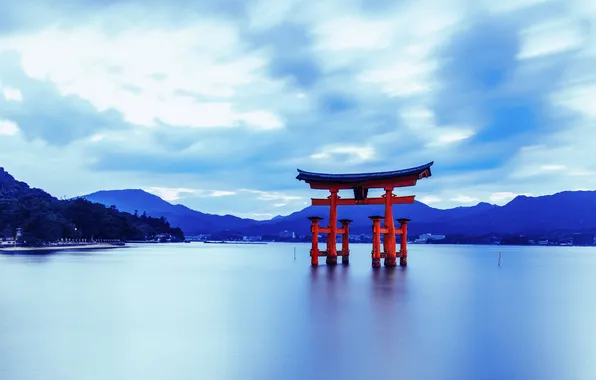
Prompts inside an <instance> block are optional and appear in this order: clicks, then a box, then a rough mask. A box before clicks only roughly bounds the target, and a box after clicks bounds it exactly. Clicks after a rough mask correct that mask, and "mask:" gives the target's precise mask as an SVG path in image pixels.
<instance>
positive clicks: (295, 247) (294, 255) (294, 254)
mask: <svg viewBox="0 0 596 380" xmlns="http://www.w3.org/2000/svg"><path fill="white" fill-rule="evenodd" d="M294 260H296V247H294Z"/></svg>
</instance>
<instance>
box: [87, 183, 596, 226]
mask: <svg viewBox="0 0 596 380" xmlns="http://www.w3.org/2000/svg"><path fill="white" fill-rule="evenodd" d="M83 197H84V198H86V199H88V200H90V201H93V202H98V203H102V204H104V205H107V206H111V205H115V206H116V207H117V208H118V209H119V210H122V211H127V212H130V213H134V212H135V211H136V212H137V213H139V214H142V213H143V212H146V213H147V215H150V216H155V217H161V216H163V217H165V218H167V220H168V221H169V222H170V223H171V224H172V225H174V226H178V227H180V228H181V229H182V230H183V231H184V233H185V234H186V235H198V234H213V233H217V232H221V231H225V230H231V231H236V232H238V233H242V234H245V235H277V234H278V233H279V232H281V231H284V230H287V231H292V232H295V233H296V234H298V235H307V234H309V231H310V222H309V221H308V220H307V219H306V218H307V217H309V216H321V217H323V218H325V220H324V221H323V224H325V222H326V219H327V218H328V215H329V208H328V207H326V206H316V207H315V206H309V207H306V208H305V209H303V210H300V211H297V212H295V213H293V214H290V215H287V216H277V217H275V218H273V219H271V220H266V221H256V220H252V219H242V218H238V217H236V216H233V215H213V214H206V213H202V212H200V211H195V210H192V209H190V208H188V207H186V206H182V205H173V204H171V203H168V202H166V201H164V200H163V199H161V198H159V197H158V196H156V195H153V194H149V193H147V192H145V191H143V190H110V191H99V192H96V193H93V194H89V195H85V196H83ZM393 212H394V215H395V217H399V218H402V217H405V218H410V219H412V223H411V224H410V232H411V234H415V235H417V234H422V233H427V232H429V233H434V234H445V235H449V234H457V235H469V236H478V235H486V234H540V233H554V232H564V231H567V232H587V231H596V191H565V192H561V193H557V194H554V195H548V196H540V197H528V196H521V195H520V196H518V197H516V198H515V199H513V200H512V201H511V202H509V203H507V204H506V205H504V206H497V205H492V204H489V203H479V204H477V205H475V206H471V207H456V208H452V209H447V210H441V209H436V208H433V207H430V206H427V205H425V204H423V203H421V202H415V203H414V204H411V205H397V206H394V210H393ZM383 213H384V207H383V206H352V207H339V208H338V219H341V218H348V219H352V220H353V223H352V224H351V231H352V232H353V233H354V234H360V233H367V234H370V231H371V222H370V220H369V219H368V216H370V215H383Z"/></svg>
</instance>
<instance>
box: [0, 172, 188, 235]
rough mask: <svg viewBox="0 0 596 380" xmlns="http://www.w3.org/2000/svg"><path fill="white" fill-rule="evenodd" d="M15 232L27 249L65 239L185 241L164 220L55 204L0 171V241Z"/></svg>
mask: <svg viewBox="0 0 596 380" xmlns="http://www.w3.org/2000/svg"><path fill="white" fill-rule="evenodd" d="M17 228H22V230H23V234H24V235H23V237H24V240H25V241H26V242H27V244H30V245H38V244H43V243H44V242H50V241H56V240H59V239H65V238H69V239H91V238H95V239H120V240H124V241H126V240H144V239H145V238H153V237H154V236H155V235H157V234H165V233H169V234H171V235H173V236H175V237H176V239H179V240H183V239H184V234H183V233H182V230H181V229H180V228H172V227H171V226H170V224H169V223H168V222H167V221H166V219H165V218H163V217H161V218H156V217H150V216H146V215H145V214H143V215H141V216H138V215H133V214H130V213H126V212H121V211H118V209H116V207H106V206H104V205H102V204H98V203H93V202H90V201H88V200H86V199H83V198H76V199H70V200H58V199H57V198H54V197H52V196H51V195H50V194H48V193H46V192H44V191H43V190H40V189H35V188H30V187H29V185H27V184H26V183H24V182H20V181H17V180H15V179H14V178H13V177H12V176H11V175H10V174H8V173H7V172H6V171H4V169H3V168H0V237H4V238H10V237H13V236H15V232H16V229H17Z"/></svg>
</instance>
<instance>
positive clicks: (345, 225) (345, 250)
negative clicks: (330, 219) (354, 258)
mask: <svg viewBox="0 0 596 380" xmlns="http://www.w3.org/2000/svg"><path fill="white" fill-rule="evenodd" d="M339 222H340V223H341V226H342V229H343V230H344V233H343V234H342V235H341V263H342V264H349V263H350V240H349V239H350V223H351V222H352V221H351V220H350V219H342V220H340V221H339Z"/></svg>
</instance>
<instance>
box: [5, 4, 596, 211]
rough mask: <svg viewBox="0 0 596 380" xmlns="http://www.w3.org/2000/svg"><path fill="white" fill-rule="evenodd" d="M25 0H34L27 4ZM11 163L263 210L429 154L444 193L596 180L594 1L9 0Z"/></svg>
mask: <svg viewBox="0 0 596 380" xmlns="http://www.w3.org/2000/svg"><path fill="white" fill-rule="evenodd" d="M25 4H26V5H25ZM1 8H2V11H1V12H0V166H4V167H5V168H6V169H7V170H8V171H9V172H11V173H12V174H13V175H15V176H16V177H17V178H19V179H21V180H24V181H27V182H29V183H30V184H32V185H34V186H36V187H41V188H44V189H45V190H47V191H49V192H50V193H52V194H53V195H55V196H59V197H61V196H67V197H71V196H76V195H80V194H85V193H90V192H93V191H96V190H100V189H123V188H142V189H145V190H147V191H150V192H153V193H155V194H158V195H160V196H162V197H164V198H165V199H168V200H170V201H172V202H173V203H182V204H185V205H187V206H189V207H192V208H195V209H199V210H202V211H206V212H212V213H232V214H236V215H240V216H245V217H253V218H259V219H262V218H267V217H270V216H274V215H279V214H287V213H290V212H292V211H295V210H297V209H301V208H303V207H304V206H305V205H306V204H307V203H308V200H309V198H310V197H312V196H323V194H317V192H315V191H311V190H309V189H308V188H307V186H306V185H305V184H304V183H302V182H298V181H297V180H296V179H295V176H296V168H297V167H299V168H301V169H305V170H311V171H324V172H363V171H380V170H392V169H399V168H404V167H411V166H418V165H420V164H424V163H426V162H429V161H433V160H434V161H435V166H434V167H433V177H432V178H431V179H429V180H424V181H420V182H419V184H418V186H417V187H415V188H405V189H400V190H399V191H398V194H400V193H401V194H403V195H405V194H406V193H407V194H416V195H417V199H419V200H421V201H424V202H426V203H427V204H430V205H432V206H435V207H439V208H447V207H455V206H466V205H473V204H476V203H478V202H480V201H486V202H491V203H496V204H504V203H506V202H507V201H509V200H511V199H512V198H513V197H515V196H516V195H517V194H532V195H541V194H550V193H554V192H558V191H562V190H567V189H569V190H578V189H594V188H596V160H595V158H596V155H595V153H594V148H593V144H594V141H595V140H596V106H594V105H592V103H593V99H596V74H594V72H595V71H594V68H595V67H596V30H595V29H594V28H595V27H596V24H595V23H596V2H594V1H592V0H564V1H549V0H546V1H541V0H518V1H513V0H501V1H485V0H478V1H466V0H440V1H438V0H428V1H426V0H422V1H384V0H375V1H371V0H361V1H352V0H341V1H336V0H327V1H324V2H319V1H296V0H289V1H282V0H280V1H276V2H273V1H265V0H263V1H260V0H248V1H239V0H225V1H217V2H215V1H202V2H201V1H187V0H175V1H169V2H165V1H164V2H162V1H143V2H141V1H117V0H110V1H102V2H98V1H91V0H87V1H83V0H63V1H60V2H59V5H58V6H57V5H56V3H55V2H54V3H53V4H50V2H49V1H41V0H31V1H28V2H2V5H1Z"/></svg>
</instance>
